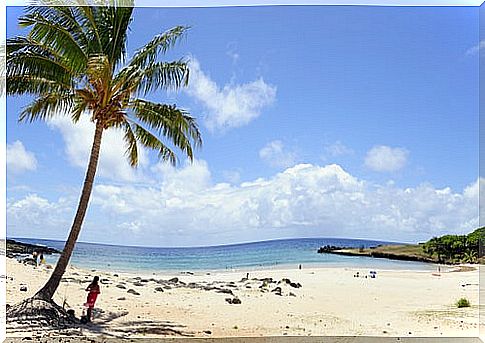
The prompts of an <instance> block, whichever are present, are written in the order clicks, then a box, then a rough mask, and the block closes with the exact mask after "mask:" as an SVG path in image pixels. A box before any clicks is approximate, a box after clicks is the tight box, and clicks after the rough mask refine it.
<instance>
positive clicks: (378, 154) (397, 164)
mask: <svg viewBox="0 0 485 343" xmlns="http://www.w3.org/2000/svg"><path fill="white" fill-rule="evenodd" d="M408 156H409V152H408V151H407V150H406V149H403V148H391V147H388V146H384V145H379V146H374V147H372V149H370V150H369V151H368V152H367V155H366V157H365V165H366V166H367V167H368V168H369V169H372V170H374V171H378V172H393V171H397V170H400V169H402V168H403V167H404V166H405V165H406V163H407V160H408Z"/></svg>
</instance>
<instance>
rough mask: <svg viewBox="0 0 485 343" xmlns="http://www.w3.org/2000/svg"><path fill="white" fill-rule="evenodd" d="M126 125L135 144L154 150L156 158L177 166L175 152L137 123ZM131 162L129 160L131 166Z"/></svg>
mask: <svg viewBox="0 0 485 343" xmlns="http://www.w3.org/2000/svg"><path fill="white" fill-rule="evenodd" d="M128 125H129V126H130V127H131V128H132V132H133V135H134V136H135V138H136V141H137V142H140V144H142V145H143V146H144V147H146V148H148V149H151V150H155V151H156V152H157V153H158V158H159V159H160V160H162V161H168V162H170V163H171V164H172V165H176V164H177V155H176V154H175V152H173V150H172V149H170V148H169V147H168V146H166V145H165V144H164V143H163V142H162V141H161V140H160V139H159V138H158V137H157V136H155V135H154V134H152V133H151V132H150V131H148V130H147V129H145V128H144V127H142V126H141V125H139V124H137V123H133V122H132V123H130V124H128ZM137 158H138V157H137ZM132 162H133V161H132V160H131V159H130V164H131V165H133V164H132ZM137 163H138V160H137Z"/></svg>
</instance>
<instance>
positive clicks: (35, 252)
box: [32, 250, 38, 267]
mask: <svg viewBox="0 0 485 343" xmlns="http://www.w3.org/2000/svg"><path fill="white" fill-rule="evenodd" d="M32 259H33V260H34V262H35V266H36V267H37V265H38V263H37V251H36V250H34V251H32Z"/></svg>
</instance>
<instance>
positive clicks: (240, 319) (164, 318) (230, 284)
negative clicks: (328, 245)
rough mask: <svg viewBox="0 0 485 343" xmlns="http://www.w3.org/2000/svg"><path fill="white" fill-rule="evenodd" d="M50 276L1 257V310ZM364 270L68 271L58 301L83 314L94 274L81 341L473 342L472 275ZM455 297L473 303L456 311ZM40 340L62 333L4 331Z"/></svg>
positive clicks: (9, 328) (474, 272)
mask: <svg viewBox="0 0 485 343" xmlns="http://www.w3.org/2000/svg"><path fill="white" fill-rule="evenodd" d="M51 270H52V269H48V268H45V267H33V266H30V265H24V264H22V263H19V262H17V260H15V259H11V258H7V275H6V291H7V304H14V303H17V302H19V301H21V300H22V299H25V298H26V297H28V296H31V295H33V294H34V293H35V291H36V290H37V289H38V288H39V287H40V286H41V285H42V284H43V283H44V282H45V280H46V279H47V277H48V276H49V273H50V272H51ZM357 272H359V276H360V277H355V274H356V273H357ZM368 272H369V270H363V269H360V270H359V269H351V268H348V269H347V268H303V269H302V270H298V269H297V268H295V269H291V270H289V269H278V270H276V269H275V270H259V271H251V272H250V273H249V279H246V276H247V275H246V271H229V272H226V271H224V272H222V271H221V272H216V273H214V272H211V273H205V272H194V273H193V274H192V273H187V272H184V273H181V272H179V273H175V272H173V273H163V274H159V273H153V274H146V273H145V274H143V273H140V274H131V273H113V272H103V271H99V270H83V269H79V268H76V267H73V266H71V267H69V269H68V271H67V272H66V274H65V276H64V280H63V282H62V283H61V286H60V287H59V289H58V291H57V293H56V296H55V300H56V302H57V303H58V304H60V305H62V304H65V306H66V307H68V308H73V309H74V310H75V312H76V316H80V314H81V313H82V310H83V306H82V304H83V303H84V302H85V299H86V292H85V291H84V289H85V287H86V286H87V285H88V283H89V282H90V281H91V279H92V277H93V276H94V275H99V276H100V278H101V284H100V285H101V295H100V297H99V298H98V301H97V303H96V309H95V312H94V320H93V323H92V324H90V325H82V326H81V327H79V329H78V331H77V332H74V333H73V332H71V333H70V334H83V335H88V336H90V335H104V336H111V337H113V336H115V337H128V336H129V337H156V336H160V335H162V336H179V335H181V336H190V337H223V336H270V335H271V336H281V335H289V336H295V335H297V336H307V335H311V336H319V335H325V336H327V335H332V336H333V335H374V336H438V337H439V336H443V337H447V336H457V337H458V336H460V337H468V336H470V337H476V336H478V279H479V276H478V270H476V269H475V270H466V271H447V272H444V273H441V276H436V275H433V273H431V272H420V271H403V270H401V271H390V270H389V271H386V270H377V277H376V278H370V277H367V278H366V277H365V276H366V275H368ZM22 286H26V287H27V290H26V291H21V290H20V289H21V287H22ZM461 297H466V298H467V299H469V300H470V302H471V304H472V306H471V307H469V308H462V309H458V308H457V307H456V306H455V305H454V304H455V302H456V301H457V300H458V299H459V298H461ZM234 299H238V300H240V303H239V301H238V300H236V301H234ZM46 334H55V335H57V334H59V332H48V331H46V330H45V328H42V327H41V328H31V329H30V330H28V331H27V332H26V330H25V328H24V329H22V328H16V327H12V326H9V325H8V326H7V336H25V335H33V336H36V335H37V336H42V335H46ZM60 334H62V332H61V333H60Z"/></svg>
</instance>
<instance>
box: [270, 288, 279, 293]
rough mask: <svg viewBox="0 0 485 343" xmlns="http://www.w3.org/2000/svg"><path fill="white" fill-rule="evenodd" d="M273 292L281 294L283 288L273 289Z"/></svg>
mask: <svg viewBox="0 0 485 343" xmlns="http://www.w3.org/2000/svg"><path fill="white" fill-rule="evenodd" d="M271 292H279V293H281V287H276V288H275V289H272V290H271Z"/></svg>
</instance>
